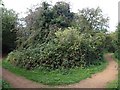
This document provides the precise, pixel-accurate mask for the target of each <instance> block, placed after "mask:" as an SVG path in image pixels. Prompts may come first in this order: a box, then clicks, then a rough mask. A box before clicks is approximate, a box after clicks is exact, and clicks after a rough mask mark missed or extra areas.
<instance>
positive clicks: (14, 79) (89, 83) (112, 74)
mask: <svg viewBox="0 0 120 90" xmlns="http://www.w3.org/2000/svg"><path fill="white" fill-rule="evenodd" d="M105 58H106V60H108V62H109V64H108V66H107V68H106V69H105V70H104V71H102V72H100V73H97V74H93V75H92V77H91V78H87V79H85V80H82V81H80V82H79V83H76V84H71V85H64V86H56V87H57V88H104V87H105V85H106V84H107V83H108V82H111V81H112V80H115V79H117V74H118V70H117V68H118V65H117V63H116V62H115V61H114V60H113V58H112V55H111V54H107V55H106V56H105ZM2 70H3V72H2V73H3V79H5V80H6V81H8V82H9V83H10V84H11V85H12V86H13V87H14V88H42V87H43V88H44V87H48V86H47V85H42V84H39V83H36V82H33V81H30V80H27V79H25V78H24V77H22V76H16V75H15V74H13V73H11V72H9V71H8V70H6V69H2Z"/></svg>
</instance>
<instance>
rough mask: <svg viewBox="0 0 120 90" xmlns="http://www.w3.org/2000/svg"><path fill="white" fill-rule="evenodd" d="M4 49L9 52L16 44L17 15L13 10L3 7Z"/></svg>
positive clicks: (4, 51)
mask: <svg viewBox="0 0 120 90" xmlns="http://www.w3.org/2000/svg"><path fill="white" fill-rule="evenodd" d="M2 14H3V15H2V46H3V47H2V51H3V53H8V52H10V51H11V50H13V49H14V48H15V46H16V44H15V41H16V37H17V36H16V29H15V27H16V21H17V15H16V13H15V12H14V11H13V10H7V9H6V8H2Z"/></svg>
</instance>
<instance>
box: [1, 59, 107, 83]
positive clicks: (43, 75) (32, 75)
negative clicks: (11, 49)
mask: <svg viewBox="0 0 120 90" xmlns="http://www.w3.org/2000/svg"><path fill="white" fill-rule="evenodd" d="M106 65H107V62H106V61H105V62H104V63H103V64H102V65H99V66H91V67H89V68H86V69H81V68H75V69H70V70H69V71H66V73H65V71H60V70H54V71H51V72H48V71H45V70H42V71H40V70H31V71H28V70H25V69H21V68H19V67H15V66H13V65H11V64H10V63H9V62H7V61H6V60H3V67H4V68H6V69H8V70H9V71H11V72H13V73H15V74H16V75H20V76H24V77H26V78H27V79H29V80H33V81H36V82H39V83H43V84H47V85H65V84H72V83H77V82H79V81H81V80H83V79H85V78H88V77H91V75H92V74H94V73H97V72H100V71H102V70H103V69H105V67H106Z"/></svg>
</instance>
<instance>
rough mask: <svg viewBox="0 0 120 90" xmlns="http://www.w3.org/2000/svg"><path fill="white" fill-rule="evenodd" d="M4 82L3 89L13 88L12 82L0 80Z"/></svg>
mask: <svg viewBox="0 0 120 90" xmlns="http://www.w3.org/2000/svg"><path fill="white" fill-rule="evenodd" d="M0 81H1V82H2V90H4V89H5V90H7V89H9V88H11V86H10V84H8V83H7V82H6V81H5V80H0Z"/></svg>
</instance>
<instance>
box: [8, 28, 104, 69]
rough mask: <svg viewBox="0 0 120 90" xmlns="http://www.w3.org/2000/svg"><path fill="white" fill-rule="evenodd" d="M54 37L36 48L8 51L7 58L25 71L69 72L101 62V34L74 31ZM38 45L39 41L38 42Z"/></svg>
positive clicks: (64, 31)
mask: <svg viewBox="0 0 120 90" xmlns="http://www.w3.org/2000/svg"><path fill="white" fill-rule="evenodd" d="M54 35H55V38H54V39H53V40H50V41H49V42H46V43H43V44H36V47H34V48H33V47H29V48H26V49H22V50H15V51H13V52H11V53H10V54H9V56H8V58H7V60H9V61H10V62H11V63H12V64H14V65H16V66H19V67H23V68H25V69H35V68H43V69H49V70H53V69H69V68H74V67H87V66H90V65H96V64H100V63H101V62H102V61H103V52H104V40H105V36H104V34H103V33H96V34H95V35H91V34H88V33H84V34H82V33H80V32H79V31H78V30H76V29H74V28H68V29H65V30H58V31H57V32H55V34H54ZM38 43H39V42H38Z"/></svg>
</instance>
